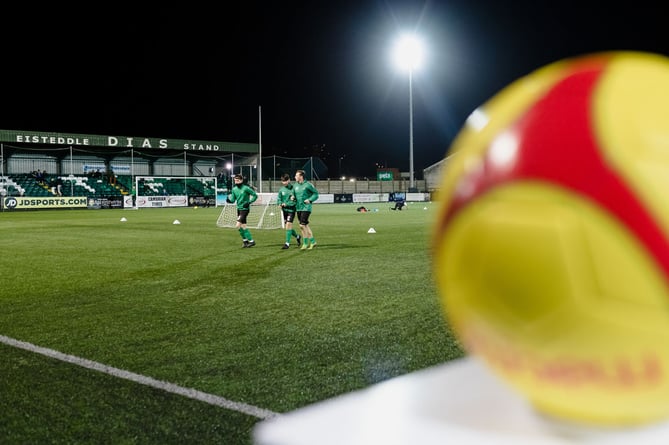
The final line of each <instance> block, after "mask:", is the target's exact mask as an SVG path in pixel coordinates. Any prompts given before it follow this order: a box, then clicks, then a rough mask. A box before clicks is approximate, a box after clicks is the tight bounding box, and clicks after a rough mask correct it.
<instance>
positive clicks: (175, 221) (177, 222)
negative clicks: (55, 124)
mask: <svg viewBox="0 0 669 445" xmlns="http://www.w3.org/2000/svg"><path fill="white" fill-rule="evenodd" d="M172 224H181V221H179V220H178V219H175V220H174V222H173V223H172Z"/></svg>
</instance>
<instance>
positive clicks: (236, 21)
mask: <svg viewBox="0 0 669 445" xmlns="http://www.w3.org/2000/svg"><path fill="white" fill-rule="evenodd" d="M234 3H236V2H223V3H220V4H216V5H214V4H211V3H210V4H209V5H211V6H208V8H201V9H199V8H198V7H197V6H196V4H195V3H193V2H190V3H187V2H186V3H184V4H179V5H177V6H159V7H157V8H154V9H150V10H147V11H140V10H135V9H130V8H122V7H121V6H119V4H110V5H109V6H107V7H105V6H103V5H102V4H100V3H95V4H93V3H91V7H90V8H91V9H73V8H68V7H64V6H63V5H61V4H57V5H56V6H47V7H41V9H40V8H37V7H30V8H29V7H26V6H23V7H22V6H16V7H15V11H14V12H12V13H11V14H10V13H9V12H7V13H5V14H3V23H2V26H0V38H2V41H1V42H2V43H1V45H2V50H3V51H2V52H3V54H2V59H1V60H2V67H1V70H2V77H1V81H2V90H1V91H2V92H1V93H0V103H1V106H0V128H2V129H9V130H33V131H54V132H63V133H75V132H76V133H88V134H113V135H121V136H143V137H165V138H180V139H200V140H214V141H227V142H257V141H258V137H259V127H261V128H262V148H263V156H271V155H279V156H290V157H307V156H312V155H314V156H320V157H321V158H322V159H323V160H324V161H325V162H326V164H327V165H328V166H329V167H330V172H329V175H330V176H331V177H337V176H339V175H340V174H345V175H347V176H359V177H362V176H368V177H376V174H375V172H376V165H377V164H379V165H382V166H385V167H395V168H398V169H400V170H401V171H408V170H409V89H408V85H409V83H408V77H407V74H406V73H402V72H399V71H398V70H396V69H395V68H394V67H393V65H392V64H391V61H390V48H391V46H392V43H393V41H394V39H395V38H396V36H397V35H399V34H400V33H401V32H403V31H413V32H416V33H417V34H419V35H420V36H421V37H422V38H423V40H424V41H425V43H426V46H427V52H428V59H427V60H426V63H425V66H424V68H423V69H422V70H421V71H418V72H414V75H413V98H414V163H415V172H416V177H417V178H422V170H423V169H424V168H426V167H428V166H430V165H432V164H434V163H435V162H437V161H439V160H441V159H443V157H444V155H445V154H446V153H447V150H448V147H449V145H450V143H451V142H452V140H453V138H454V137H455V135H456V134H457V132H458V131H459V129H460V127H461V126H462V124H463V122H464V120H465V119H466V117H467V116H468V115H469V114H470V113H471V112H472V111H473V110H474V109H475V108H476V107H477V106H479V105H481V104H482V103H483V102H485V101H486V100H487V99H489V98H490V97H492V96H493V95H494V94H495V93H497V92H498V91H499V90H501V89H502V88H503V87H504V86H506V85H508V84H509V83H510V82H512V81H514V80H516V79H518V78H519V77H521V76H523V75H525V74H528V73H529V72H531V71H533V70H534V69H536V68H539V67H541V66H543V65H545V64H548V63H550V62H553V61H556V60H559V59H562V58H565V57H571V56H576V55H581V54H586V53H590V52H595V51H604V50H643V51H652V52H657V53H661V54H667V55H669V25H668V23H669V19H667V17H666V14H665V9H666V8H665V7H664V6H662V2H644V1H642V2H639V1H636V2H625V3H624V4H623V5H618V6H616V5H613V4H612V3H611V2H588V1H580V2H576V1H574V2H570V1H560V2H541V1H536V0H535V1H526V0H517V1H501V0H498V1H484V0H476V1H474V0H463V1H460V0H458V1H439V2H437V1H427V2H420V1H326V2H318V1H314V2H239V3H244V4H245V6H238V5H234ZM135 4H136V5H137V4H138V3H137V2H136V3H135ZM542 4H545V5H548V6H541V5H542ZM45 8H46V9H45ZM259 107H261V110H262V125H261V126H259V121H258V117H259ZM340 160H341V169H342V171H341V172H339V171H338V170H339V165H340V162H339V161H340Z"/></svg>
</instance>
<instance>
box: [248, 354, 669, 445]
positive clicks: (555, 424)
mask: <svg viewBox="0 0 669 445" xmlns="http://www.w3.org/2000/svg"><path fill="white" fill-rule="evenodd" d="M630 409H634V407H633V406H630ZM253 433H254V436H253V437H254V440H255V443H256V444H257V445H314V444H318V445H342V444H346V445H372V444H382V445H416V444H420V445H444V444H458V445H483V444H486V445H489V444H494V445H530V444H531V445H548V444H550V445H558V444H560V445H564V444H588V445H592V444H597V445H614V444H615V445H622V444H626V445H627V444H643V445H667V444H669V422H667V423H662V424H654V425H650V426H644V427H639V428H633V429H613V428H612V429H596V428H587V427H582V426H580V427H579V426H575V425H571V424H570V425H567V424H564V423H562V422H559V421H556V420H553V419H549V418H547V417H545V416H541V415H540V414H538V413H537V412H536V411H534V410H533V409H532V407H531V406H529V405H528V404H527V403H526V402H525V400H524V399H523V398H522V397H521V396H520V395H519V394H517V393H516V392H514V391H512V390H511V389H509V388H508V387H507V386H506V385H505V384H504V383H503V382H501V381H500V380H499V379H498V378H497V377H496V376H494V375H493V374H492V373H491V372H489V371H488V370H487V369H486V368H485V367H484V365H483V364H481V363H480V362H479V361H478V360H477V359H475V358H471V357H468V358H464V359H459V360H454V361H452V362H447V363H445V364H443V365H439V366H435V367H433V368H429V369H425V370H422V371H418V372H414V373H412V374H407V375H404V376H401V377H397V378H394V379H391V380H388V381H385V382H382V383H379V384H376V385H374V386H371V387H369V388H366V389H363V390H360V391H356V392H352V393H349V394H345V395H342V396H339V397H336V398H333V399H330V400H325V401H323V402H319V403H316V404H314V405H311V406H307V407H304V408H300V409H298V410H295V411H293V412H290V413H287V414H283V415H281V416H278V417H275V418H272V419H269V420H265V421H263V422H260V423H258V424H257V425H256V427H255V429H254V432H253Z"/></svg>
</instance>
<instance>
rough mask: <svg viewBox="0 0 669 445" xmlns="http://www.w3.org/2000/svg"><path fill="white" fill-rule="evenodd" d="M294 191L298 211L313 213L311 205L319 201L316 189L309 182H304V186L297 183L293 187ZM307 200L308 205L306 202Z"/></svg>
mask: <svg viewBox="0 0 669 445" xmlns="http://www.w3.org/2000/svg"><path fill="white" fill-rule="evenodd" d="M293 190H295V199H296V200H297V211H298V212H303V211H306V212H311V203H313V202H314V201H316V200H317V199H318V190H316V187H314V185H313V184H312V183H311V182H309V181H304V182H303V183H302V184H300V183H299V182H296V183H295V184H294V185H293ZM307 200H308V201H309V202H308V203H306V202H304V201H307Z"/></svg>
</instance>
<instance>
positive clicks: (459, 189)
mask: <svg viewBox="0 0 669 445" xmlns="http://www.w3.org/2000/svg"><path fill="white" fill-rule="evenodd" d="M439 198H440V204H439V215H438V217H437V222H436V225H435V228H434V231H433V252H432V253H433V272H434V276H435V282H436V284H437V287H438V289H439V294H440V299H441V302H442V308H443V313H444V317H445V319H446V320H447V322H448V324H449V326H450V327H451V328H452V329H453V330H454V332H455V333H456V335H457V337H458V338H459V340H460V341H461V343H462V346H463V348H464V349H465V350H466V351H467V353H468V354H470V355H471V356H473V357H477V358H480V359H481V361H482V362H483V363H484V364H485V365H486V366H487V367H488V368H489V369H490V370H491V371H492V372H493V373H494V374H496V375H497V376H499V377H500V378H501V380H502V381H504V382H506V383H507V384H508V385H510V386H511V387H512V388H514V389H515V390H516V391H517V392H518V393H519V394H520V395H521V396H523V397H525V398H526V399H527V400H528V401H529V402H530V403H531V405H532V406H533V407H534V408H535V409H536V411H537V412H539V413H541V414H542V415H548V417H551V418H554V419H558V420H562V421H566V422H568V423H569V422H576V423H578V424H587V425H598V426H614V425H615V426H624V425H640V424H647V423H650V422H659V421H663V420H666V419H667V418H669V59H667V58H665V57H664V56H660V55H656V54H649V53H642V52H632V51H630V52H618V51H613V52H603V53H595V54H588V55H583V56H579V57H574V58H572V59H566V60H561V61H557V62H554V63H552V64H550V65H547V66H545V67H543V68H540V69H538V70H536V71H534V72H532V73H530V74H528V75H527V76H525V77H523V78H521V79H518V80H516V81H515V82H513V83H511V84H510V85H509V86H507V87H506V88H504V89H503V90H502V91H500V92H499V93H497V94H496V95H495V96H493V97H492V98H491V99H490V100H489V101H488V102H486V103H485V104H483V105H482V106H481V107H479V108H478V109H477V110H475V111H474V112H473V113H472V114H471V115H470V116H469V117H468V119H467V121H466V123H465V125H464V128H462V129H461V131H460V133H459V134H458V135H457V137H456V138H455V140H454V141H453V144H452V146H451V148H450V150H449V153H448V157H447V162H446V166H445V167H444V173H443V175H442V179H441V187H440V189H439Z"/></svg>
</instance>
